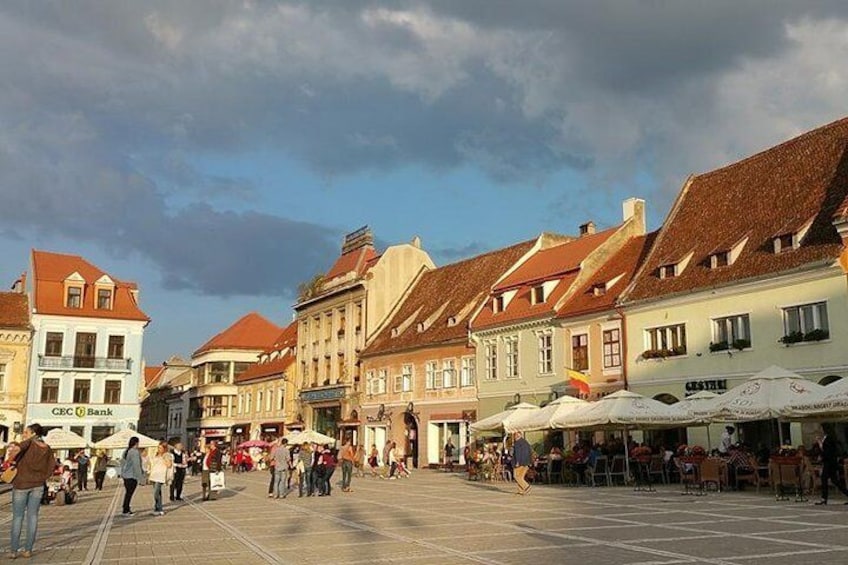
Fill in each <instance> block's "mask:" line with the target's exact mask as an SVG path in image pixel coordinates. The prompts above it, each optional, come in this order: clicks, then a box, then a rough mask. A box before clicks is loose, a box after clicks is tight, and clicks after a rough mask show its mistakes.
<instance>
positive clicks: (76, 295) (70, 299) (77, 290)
mask: <svg viewBox="0 0 848 565" xmlns="http://www.w3.org/2000/svg"><path fill="white" fill-rule="evenodd" d="M66 304H67V306H68V308H82V287H81V286H69V287H68V296H67V301H66Z"/></svg>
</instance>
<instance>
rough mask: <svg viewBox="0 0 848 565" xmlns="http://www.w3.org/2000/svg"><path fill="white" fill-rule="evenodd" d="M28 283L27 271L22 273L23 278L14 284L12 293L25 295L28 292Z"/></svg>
mask: <svg viewBox="0 0 848 565" xmlns="http://www.w3.org/2000/svg"><path fill="white" fill-rule="evenodd" d="M26 282H27V274H26V271H24V272H23V273H21V276H20V277H19V278H18V280H16V281H15V282H14V283H12V292H17V293H20V294H23V293H25V292H26Z"/></svg>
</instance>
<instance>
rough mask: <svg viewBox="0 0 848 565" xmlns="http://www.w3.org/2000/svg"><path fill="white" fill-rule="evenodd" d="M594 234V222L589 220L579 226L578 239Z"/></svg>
mask: <svg viewBox="0 0 848 565" xmlns="http://www.w3.org/2000/svg"><path fill="white" fill-rule="evenodd" d="M594 233H595V222H593V221H592V220H589V221H588V222H586V223H585V224H581V225H580V237H583V236H585V235H592V234H594Z"/></svg>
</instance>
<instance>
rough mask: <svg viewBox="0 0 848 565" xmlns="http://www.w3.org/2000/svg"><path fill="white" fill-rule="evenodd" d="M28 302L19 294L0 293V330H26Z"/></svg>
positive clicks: (25, 297)
mask: <svg viewBox="0 0 848 565" xmlns="http://www.w3.org/2000/svg"><path fill="white" fill-rule="evenodd" d="M29 327H30V325H29V300H27V295H26V294H23V293H21V292H0V328H6V329H28V328H29Z"/></svg>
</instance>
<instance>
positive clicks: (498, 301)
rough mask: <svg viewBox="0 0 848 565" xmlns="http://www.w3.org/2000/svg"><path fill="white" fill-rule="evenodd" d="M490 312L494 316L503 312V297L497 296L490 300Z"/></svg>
mask: <svg viewBox="0 0 848 565" xmlns="http://www.w3.org/2000/svg"><path fill="white" fill-rule="evenodd" d="M492 311H493V312H494V313H495V314H497V313H498V312H503V311H504V297H503V295H502V294H499V295H497V296H495V297H494V298H493V299H492Z"/></svg>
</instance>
